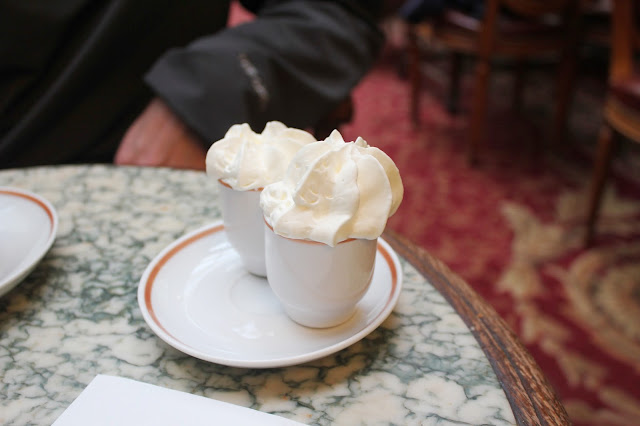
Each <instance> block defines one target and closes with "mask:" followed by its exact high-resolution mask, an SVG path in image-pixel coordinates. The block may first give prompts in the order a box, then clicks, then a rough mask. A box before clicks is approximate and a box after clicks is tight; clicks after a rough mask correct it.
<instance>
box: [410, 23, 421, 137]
mask: <svg viewBox="0 0 640 426" xmlns="http://www.w3.org/2000/svg"><path fill="white" fill-rule="evenodd" d="M407 67H408V72H409V112H410V114H411V122H412V123H413V125H414V126H416V127H417V126H418V124H419V123H420V89H421V75H420V72H421V71H420V49H419V47H418V36H417V34H416V29H415V27H414V26H413V25H409V26H408V30H407Z"/></svg>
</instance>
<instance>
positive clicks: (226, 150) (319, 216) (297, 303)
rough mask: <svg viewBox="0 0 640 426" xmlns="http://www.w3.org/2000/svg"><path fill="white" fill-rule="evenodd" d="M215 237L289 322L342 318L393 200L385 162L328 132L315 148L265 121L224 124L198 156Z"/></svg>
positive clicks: (392, 179) (305, 136)
mask: <svg viewBox="0 0 640 426" xmlns="http://www.w3.org/2000/svg"><path fill="white" fill-rule="evenodd" d="M207 173H208V174H209V175H211V176H212V177H213V178H215V179H216V180H218V182H219V183H220V188H221V199H222V212H223V220H224V223H225V231H226V232H227V235H228V238H229V241H230V243H231V244H232V246H233V247H234V248H235V249H236V250H237V251H238V253H239V254H240V257H241V259H242V262H243V264H244V266H245V267H246V268H247V270H248V271H249V272H252V273H254V274H257V275H263V276H264V275H265V272H266V276H267V280H268V282H269V285H270V286H271V288H272V290H273V292H274V293H275V295H276V296H277V297H278V299H279V300H280V302H281V303H282V305H283V308H284V310H285V312H286V313H287V314H288V315H289V317H290V318H291V319H293V320H294V321H296V322H298V323H300V324H302V325H305V326H309V327H331V326H335V325H338V324H340V323H342V322H344V321H346V320H348V319H349V318H350V317H351V316H352V315H353V313H354V312H355V308H356V305H357V303H358V301H359V300H360V299H361V298H362V297H363V296H364V294H365V293H366V291H367V289H368V287H369V284H370V282H371V278H372V276H373V270H374V264H375V256H376V250H377V238H378V237H379V236H380V235H381V234H382V231H383V230H384V227H385V225H386V221H387V219H388V217H389V216H390V215H392V214H393V213H394V212H395V211H396V209H397V208H398V206H399V204H400V201H401V200H402V193H403V189H402V182H401V180H400V175H399V172H398V169H397V168H396V166H395V164H393V161H392V160H391V159H390V158H389V157H388V156H387V155H386V154H385V153H383V152H382V151H380V150H379V149H377V148H373V147H369V146H368V145H367V143H366V142H365V141H364V140H363V139H362V138H358V140H357V141H356V142H345V141H344V140H343V139H342V136H341V135H340V133H338V132H337V131H334V132H333V133H332V134H331V136H330V137H329V138H327V139H326V140H324V141H316V140H315V138H313V136H311V135H310V134H309V133H307V132H304V131H302V130H298V129H293V128H288V127H286V126H285V125H284V124H282V123H279V122H270V123H268V124H267V126H266V127H265V129H264V131H263V132H262V134H256V133H254V132H253V131H252V130H251V128H250V127H249V126H248V125H247V124H242V125H235V126H232V127H231V128H230V129H229V131H228V132H227V134H226V135H225V137H224V139H222V140H220V141H218V142H216V143H214V144H213V145H212V147H211V149H210V150H209V153H208V155H207Z"/></svg>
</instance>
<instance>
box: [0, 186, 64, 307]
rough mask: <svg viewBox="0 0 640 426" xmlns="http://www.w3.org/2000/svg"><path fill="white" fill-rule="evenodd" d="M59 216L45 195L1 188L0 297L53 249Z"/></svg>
mask: <svg viewBox="0 0 640 426" xmlns="http://www.w3.org/2000/svg"><path fill="white" fill-rule="evenodd" d="M57 229H58V215H57V214H56V211H55V209H54V208H53V206H52V205H51V203H49V201H47V200H45V199H44V198H42V197H40V196H39V195H36V194H34V193H31V192H29V191H25V190H23V189H18V188H9V187H0V296H2V295H3V294H5V293H6V292H8V291H9V290H11V289H12V288H13V287H15V286H16V285H18V283H19V282H20V281H22V280H23V279H24V278H25V277H26V276H27V275H29V273H30V272H31V271H32V270H33V268H35V267H36V265H37V264H38V262H39V261H40V260H41V259H42V258H43V257H44V255H45V253H47V251H48V250H49V248H51V245H52V244H53V240H55V238H56V230H57Z"/></svg>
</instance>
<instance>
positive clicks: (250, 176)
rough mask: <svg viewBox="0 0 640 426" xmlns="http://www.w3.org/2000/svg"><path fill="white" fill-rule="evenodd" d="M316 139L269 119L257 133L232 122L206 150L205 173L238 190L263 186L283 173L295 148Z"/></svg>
mask: <svg viewBox="0 0 640 426" xmlns="http://www.w3.org/2000/svg"><path fill="white" fill-rule="evenodd" d="M312 142H316V139H315V138H314V137H313V136H312V135H311V134H310V133H308V132H305V131H304V130H300V129H295V128H292V127H287V126H286V125H284V124H283V123H281V122H279V121H270V122H268V123H267V125H266V126H265V128H264V130H263V131H262V133H261V134H259V133H255V132H254V131H253V130H251V127H250V126H249V125H248V124H246V123H244V124H235V125H233V126H231V127H230V128H229V130H228V131H227V133H226V134H225V136H224V138H222V139H220V140H219V141H217V142H216V143H214V144H213V145H211V148H209V151H208V152H207V160H206V163H207V174H208V175H209V176H211V177H213V178H215V179H217V180H220V181H222V182H223V183H226V184H227V185H229V186H230V187H231V188H233V189H235V190H238V191H249V190H255V189H261V188H264V187H265V186H266V185H268V184H270V183H272V182H276V181H278V180H280V179H282V177H283V176H284V174H285V172H286V170H287V166H288V165H289V162H290V161H291V158H292V157H293V156H294V154H295V153H296V152H298V150H299V149H300V148H301V147H303V146H305V145H307V144H309V143H312Z"/></svg>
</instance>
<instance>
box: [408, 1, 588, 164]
mask: <svg viewBox="0 0 640 426" xmlns="http://www.w3.org/2000/svg"><path fill="white" fill-rule="evenodd" d="M504 10H507V11H510V12H511V13H512V14H513V15H511V14H510V15H506V14H505V13H503V11H504ZM577 10H578V8H577V2H576V0H486V2H485V13H484V17H482V18H480V19H478V18H475V17H472V16H469V15H466V14H464V13H462V12H459V11H455V10H447V11H446V12H445V13H444V14H443V16H441V17H440V18H438V19H436V20H435V21H434V22H421V23H417V24H410V25H409V27H408V28H409V30H408V45H409V46H408V63H409V64H408V65H409V81H410V87H411V88H410V91H411V101H410V102H411V104H410V110H411V117H412V121H413V122H414V123H415V124H417V123H418V121H419V108H418V105H419V95H420V86H421V83H420V81H421V72H420V52H419V47H418V41H419V40H418V39H419V38H420V37H421V35H422V34H428V35H429V36H431V37H433V39H435V40H436V41H437V42H438V43H440V44H442V45H444V46H445V47H446V48H448V49H450V50H452V51H453V53H454V54H453V59H452V68H451V84H450V91H449V102H448V108H449V110H450V111H452V112H455V111H456V110H457V108H458V99H457V98H458V96H459V80H460V71H461V59H462V55H469V56H473V57H475V58H476V65H475V75H474V93H473V99H472V106H471V117H470V128H469V141H468V157H469V161H470V162H471V163H475V162H476V160H477V154H478V150H479V148H480V145H481V140H482V138H483V137H484V135H485V133H486V131H485V127H486V125H485V121H486V116H487V104H488V95H489V77H490V73H491V67H492V62H493V60H494V59H495V58H497V57H504V58H511V59H515V61H516V63H517V64H518V65H517V67H516V69H517V71H518V72H517V73H516V83H515V89H516V90H515V95H514V104H515V106H516V107H518V105H519V104H520V102H521V90H522V87H523V77H522V75H523V74H522V72H523V71H524V68H525V67H524V65H523V64H524V61H525V60H526V59H530V58H533V57H540V56H541V55H548V54H551V53H555V54H558V55H559V56H560V57H561V59H562V60H561V62H560V65H561V66H560V71H559V73H558V79H557V88H556V89H557V92H558V93H557V95H556V111H555V124H554V130H553V135H554V139H557V140H562V139H564V136H565V132H566V130H565V129H566V117H567V112H568V107H569V100H570V94H571V90H572V87H571V80H572V77H573V75H574V71H575V70H574V69H575V59H574V54H573V51H574V50H575V49H574V48H575V46H576V43H577ZM516 16H517V17H516ZM549 18H552V19H549Z"/></svg>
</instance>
